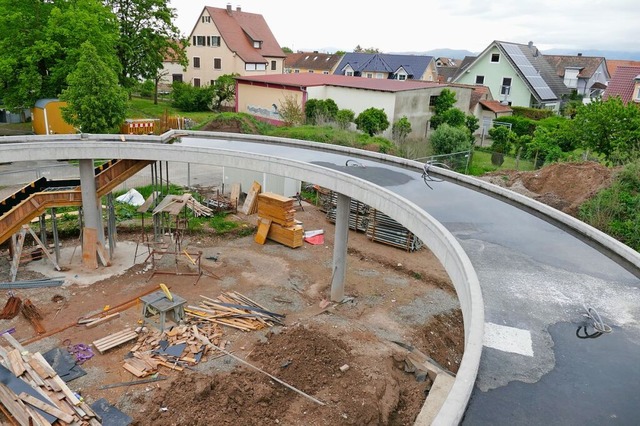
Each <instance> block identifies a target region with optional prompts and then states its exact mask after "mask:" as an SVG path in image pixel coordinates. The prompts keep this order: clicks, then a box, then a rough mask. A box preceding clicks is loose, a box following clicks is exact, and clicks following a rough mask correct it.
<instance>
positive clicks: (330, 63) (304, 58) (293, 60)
mask: <svg viewBox="0 0 640 426" xmlns="http://www.w3.org/2000/svg"><path fill="white" fill-rule="evenodd" d="M340 59H342V55H336V54H334V53H318V52H298V53H290V54H288V55H287V57H286V58H285V60H284V63H285V66H286V67H287V68H293V69H308V70H318V71H332V70H333V68H334V67H335V66H336V65H338V62H340Z"/></svg>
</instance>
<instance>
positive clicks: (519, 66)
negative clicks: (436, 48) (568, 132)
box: [452, 41, 570, 111]
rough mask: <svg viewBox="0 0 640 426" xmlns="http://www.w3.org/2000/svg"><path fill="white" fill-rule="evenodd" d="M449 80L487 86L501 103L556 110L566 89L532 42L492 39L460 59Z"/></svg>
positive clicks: (552, 67)
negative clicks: (479, 51)
mask: <svg viewBox="0 0 640 426" xmlns="http://www.w3.org/2000/svg"><path fill="white" fill-rule="evenodd" d="M452 82H453V83H461V84H473V85H482V86H487V87H488V88H489V90H491V93H492V95H493V98H494V99H495V100H498V101H500V102H501V103H502V104H503V105H509V106H520V107H529V108H544V109H551V110H554V111H559V110H560V105H561V103H562V99H563V96H565V95H568V94H569V93H570V89H569V88H568V87H567V86H566V85H565V84H564V81H563V79H562V77H560V76H558V73H557V72H556V69H555V67H554V66H552V65H551V64H550V63H549V62H548V61H547V60H546V59H545V57H544V55H542V53H541V52H540V51H539V50H538V48H536V47H535V46H534V45H533V43H532V42H529V43H528V44H518V43H509V42H504V41H494V42H492V43H491V44H490V45H489V46H488V47H487V48H486V49H485V50H484V51H482V53H480V54H479V55H478V56H476V57H466V58H464V59H463V61H462V64H461V65H460V69H459V70H458V72H457V73H456V75H455V76H454V77H453V80H452Z"/></svg>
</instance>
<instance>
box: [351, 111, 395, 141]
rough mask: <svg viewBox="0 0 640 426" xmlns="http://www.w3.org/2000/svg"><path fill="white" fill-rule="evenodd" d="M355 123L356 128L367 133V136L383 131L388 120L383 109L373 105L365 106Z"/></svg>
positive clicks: (387, 124) (386, 126)
mask: <svg viewBox="0 0 640 426" xmlns="http://www.w3.org/2000/svg"><path fill="white" fill-rule="evenodd" d="M355 123H356V127H357V128H358V130H361V131H363V132H365V133H367V134H368V135H369V136H373V135H375V134H376V133H380V132H383V131H385V130H386V129H387V128H388V127H389V120H388V119H387V114H386V113H385V112H384V110H383V109H378V108H373V107H371V108H367V109H365V110H364V111H362V112H361V113H360V114H358V116H357V117H356V119H355Z"/></svg>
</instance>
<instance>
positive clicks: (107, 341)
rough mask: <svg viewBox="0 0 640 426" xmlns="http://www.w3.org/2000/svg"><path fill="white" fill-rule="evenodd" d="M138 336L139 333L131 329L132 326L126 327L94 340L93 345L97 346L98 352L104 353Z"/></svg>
mask: <svg viewBox="0 0 640 426" xmlns="http://www.w3.org/2000/svg"><path fill="white" fill-rule="evenodd" d="M137 337H138V333H136V332H135V331H134V330H131V329H130V328H125V329H124V330H122V331H119V332H117V333H112V334H109V335H108V336H105V337H103V338H102V339H98V340H94V341H93V347H94V348H96V349H97V350H98V352H100V353H101V354H103V353H105V352H106V351H108V350H109V349H112V348H115V347H116V346H120V345H121V344H123V343H126V342H130V341H131V340H133V339H136V338H137Z"/></svg>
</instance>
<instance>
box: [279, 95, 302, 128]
mask: <svg viewBox="0 0 640 426" xmlns="http://www.w3.org/2000/svg"><path fill="white" fill-rule="evenodd" d="M278 113H279V114H280V117H282V120H283V121H284V124H285V126H289V127H292V126H299V125H300V124H302V123H304V118H305V117H304V111H302V105H300V104H299V103H298V101H297V100H296V98H295V97H294V96H292V95H284V100H283V101H282V102H281V103H280V108H278Z"/></svg>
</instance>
